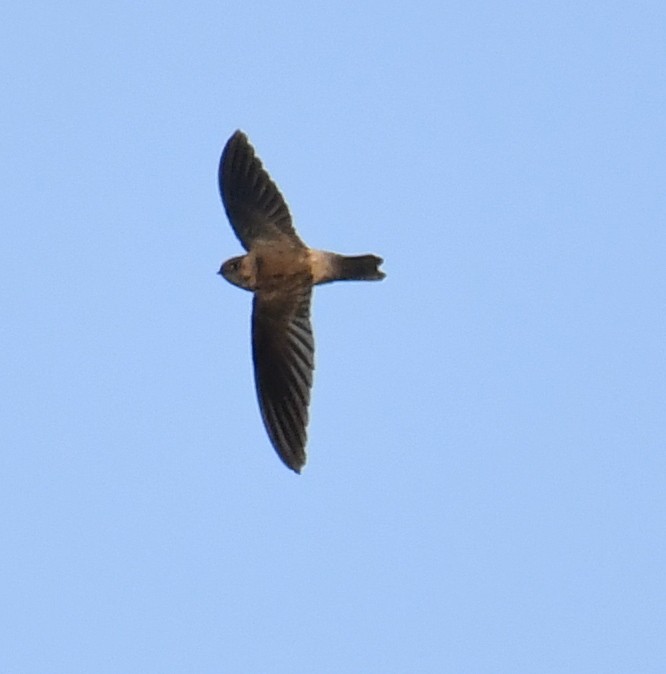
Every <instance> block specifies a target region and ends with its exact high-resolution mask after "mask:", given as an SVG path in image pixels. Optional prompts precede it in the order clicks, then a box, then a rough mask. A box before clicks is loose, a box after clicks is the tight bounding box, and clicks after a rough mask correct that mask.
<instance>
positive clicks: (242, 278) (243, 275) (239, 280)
mask: <svg viewBox="0 0 666 674" xmlns="http://www.w3.org/2000/svg"><path fill="white" fill-rule="evenodd" d="M245 262H246V256H245V255H239V256H238V257H232V258H231V259H230V260H227V261H226V262H224V263H223V264H222V266H221V267H220V271H218V272H217V273H218V274H220V276H224V278H225V279H227V281H229V283H233V285H235V286H238V287H239V288H244V289H245V290H252V285H251V280H250V275H249V274H248V271H247V265H246V264H245Z"/></svg>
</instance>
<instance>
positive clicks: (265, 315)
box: [252, 284, 314, 473]
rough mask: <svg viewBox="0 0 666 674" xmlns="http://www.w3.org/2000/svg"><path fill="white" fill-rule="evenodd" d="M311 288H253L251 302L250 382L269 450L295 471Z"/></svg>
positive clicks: (309, 347) (303, 422) (300, 457)
mask: <svg viewBox="0 0 666 674" xmlns="http://www.w3.org/2000/svg"><path fill="white" fill-rule="evenodd" d="M311 295H312V287H311V286H310V285H306V284H303V285H302V286H301V287H300V288H296V289H292V290H291V291H290V292H289V293H284V294H283V293H280V294H279V295H276V294H275V293H271V294H269V295H264V296H262V293H261V292H257V293H255V296H254V304H253V307H252V355H253V358H254V381H255V384H256V388H257V397H258V398H259V407H260V409H261V416H262V417H263V420H264V425H265V426H266V430H267V432H268V436H269V437H270V440H271V442H272V443H273V447H274V448H275V451H276V452H277V453H278V455H279V457H280V458H281V459H282V461H283V462H284V463H285V464H286V465H287V466H288V467H289V468H291V469H292V470H294V471H296V472H297V473H300V472H301V468H302V467H303V465H304V464H305V442H306V438H307V436H306V426H307V423H308V405H309V403H310V389H311V388H312V372H313V370H314V338H313V336H312V326H311V324H310V297H311Z"/></svg>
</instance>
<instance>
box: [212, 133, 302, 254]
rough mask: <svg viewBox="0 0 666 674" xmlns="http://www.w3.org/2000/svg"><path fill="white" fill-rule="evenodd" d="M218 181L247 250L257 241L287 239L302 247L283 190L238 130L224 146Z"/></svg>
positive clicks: (236, 230) (230, 214)
mask: <svg viewBox="0 0 666 674" xmlns="http://www.w3.org/2000/svg"><path fill="white" fill-rule="evenodd" d="M218 180H219V185H220V195H221V196H222V201H223V203H224V209H225V211H226V212H227V217H228V218H229V222H230V223H231V226H232V227H233V229H234V232H235V233H236V236H237V237H238V238H239V240H240V242H241V244H242V245H243V248H245V250H249V249H250V247H251V246H252V244H253V242H254V241H255V240H257V239H261V240H263V241H270V240H274V239H279V238H282V237H284V236H288V237H289V238H290V239H292V240H293V242H294V243H296V244H297V245H298V244H300V245H303V242H302V241H301V240H300V239H299V238H298V235H297V234H296V232H295V231H294V228H293V226H292V224H291V215H290V214H289V208H288V207H287V204H286V203H285V201H284V198H283V197H282V195H281V194H280V190H278V188H277V186H276V185H275V183H274V182H273V181H272V180H271V178H270V176H269V175H268V173H267V172H266V170H265V169H264V167H263V166H262V163H261V161H260V159H259V158H258V157H257V156H256V155H255V154H254V148H253V147H252V146H251V145H250V143H249V141H248V139H247V136H246V135H245V134H244V133H243V132H241V131H236V132H235V133H234V134H233V136H231V138H229V140H228V141H227V144H226V145H225V146H224V150H223V151H222V157H221V158H220V168H219V171H218Z"/></svg>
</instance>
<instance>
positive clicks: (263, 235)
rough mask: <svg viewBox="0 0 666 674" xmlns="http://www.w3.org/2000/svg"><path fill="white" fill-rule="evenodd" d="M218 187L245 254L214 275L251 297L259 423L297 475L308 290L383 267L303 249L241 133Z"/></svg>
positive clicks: (301, 456) (306, 390)
mask: <svg viewBox="0 0 666 674" xmlns="http://www.w3.org/2000/svg"><path fill="white" fill-rule="evenodd" d="M218 180H219V187H220V195H221V196H222V202H223V203H224V209H225V211H226V213H227V217H228V218H229V222H230V223H231V227H232V229H233V230H234V232H235V234H236V236H237V237H238V239H239V241H240V242H241V245H242V246H243V248H245V250H246V251H247V254H245V255H240V256H238V257H232V258H231V259H230V260H227V261H226V262H224V263H223V264H222V266H221V267H220V270H219V272H218V273H219V274H221V275H222V276H223V277H224V278H225V279H226V280H227V281H229V283H232V284H233V285H236V286H238V287H239V288H244V289H245V290H250V291H251V292H252V293H253V295H254V298H253V303H252V358H253V361H254V382H255V387H256V390H257V398H258V399H259V408H260V410H261V416H262V418H263V421H264V426H265V427H266V431H267V433H268V437H269V438H270V441H271V443H272V445H273V447H274V448H275V451H276V452H277V454H278V456H279V457H280V459H282V461H283V462H284V464H285V465H286V466H287V467H289V468H291V469H292V470H293V471H295V472H296V473H300V472H301V468H302V467H303V466H304V465H305V459H306V457H305V443H306V437H307V436H306V427H307V423H308V405H309V403H310V390H311V388H312V372H313V370H314V339H313V335H312V325H311V324H310V300H311V297H312V289H313V287H314V286H315V285H318V284H320V283H330V282H332V281H379V280H381V279H383V278H384V276H385V274H384V272H383V271H381V270H380V269H379V265H380V264H381V263H382V262H383V260H382V258H380V257H377V256H376V255H358V256H354V257H350V256H346V255H338V254H337V253H329V252H327V251H322V250H314V249H312V248H308V247H307V246H306V245H305V244H304V243H303V241H301V239H300V238H299V236H298V234H296V231H295V230H294V227H293V225H292V223H291V215H290V213H289V208H288V207H287V204H286V203H285V200H284V198H283V197H282V194H280V191H279V190H278V188H277V186H276V185H275V183H274V182H273V181H272V180H271V178H270V176H269V175H268V173H267V172H266V170H265V169H264V167H263V165H262V163H261V161H260V159H259V158H258V157H257V156H256V154H255V153H254V148H253V147H252V145H250V143H249V141H248V139H247V136H246V135H245V134H244V133H242V132H241V131H236V132H235V133H234V134H233V135H232V136H231V138H230V139H229V140H228V141H227V144H226V145H225V147H224V150H223V151H222V157H221V159H220V168H219V173H218Z"/></svg>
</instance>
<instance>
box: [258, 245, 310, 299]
mask: <svg viewBox="0 0 666 674" xmlns="http://www.w3.org/2000/svg"><path fill="white" fill-rule="evenodd" d="M254 257H255V260H254V263H255V275H256V289H257V290H263V291H271V290H283V289H287V288H289V287H290V286H292V285H293V284H299V285H300V284H303V283H308V282H309V283H311V282H312V274H311V272H310V264H309V259H308V254H307V249H305V250H304V249H294V248H289V247H285V248H278V247H266V248H264V249H262V250H258V251H257V252H256V254H255V256H254Z"/></svg>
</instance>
